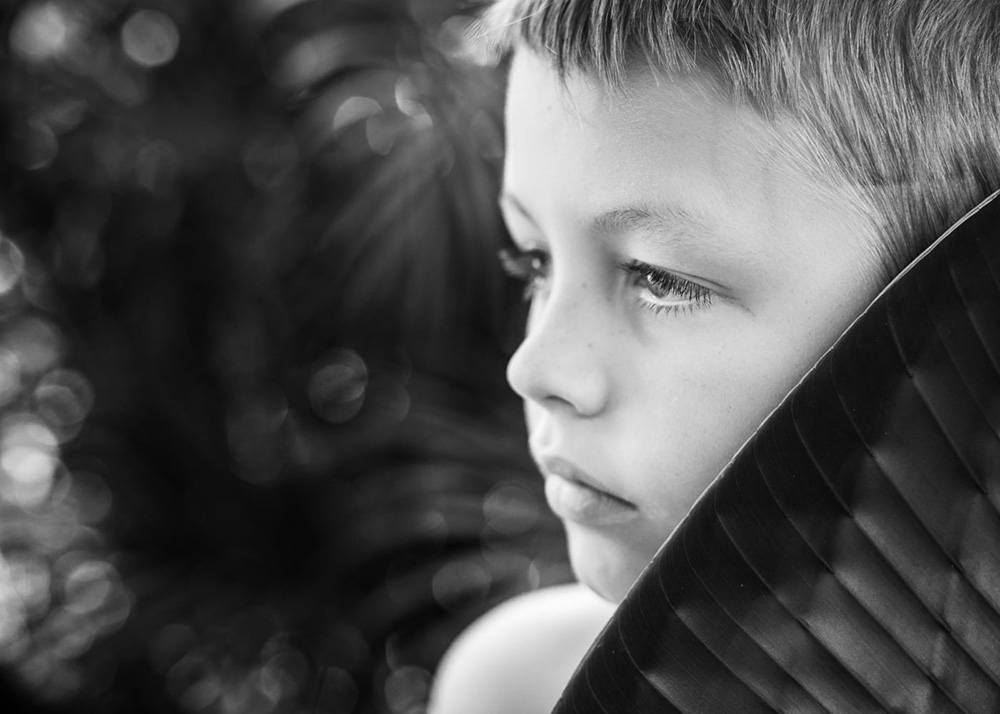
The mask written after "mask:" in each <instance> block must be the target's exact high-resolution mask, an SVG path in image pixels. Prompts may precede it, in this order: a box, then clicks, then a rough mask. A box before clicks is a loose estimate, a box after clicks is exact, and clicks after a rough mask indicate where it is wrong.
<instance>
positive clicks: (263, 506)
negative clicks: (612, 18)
mask: <svg viewBox="0 0 1000 714" xmlns="http://www.w3.org/2000/svg"><path fill="white" fill-rule="evenodd" d="M479 4H480V3H476V2H462V1H461V0H409V1H405V0H328V1H325V2H324V1H321V0H226V1H219V2H205V1H204V0H143V1H142V2H138V1H135V2H133V1H132V0H8V1H7V2H4V3H2V4H0V13H2V30H3V32H2V35H0V37H2V45H0V52H2V61H0V92H2V94H0V102H2V103H3V111H2V112H0V122H2V134H0V137H2V142H3V152H2V155H0V163H2V172H0V231H2V236H0V697H2V698H3V711H4V712H15V711H43V710H51V711H59V712H62V711H72V712H90V711H93V712H118V711H123V712H124V711H128V712H171V713H172V712H185V713H186V712H234V713H236V712H239V713H240V714H244V713H249V714H253V713H256V712H260V713H262V714H263V713H266V712H314V711H315V712H328V713H337V712H345V713H346V712H387V713H389V712H391V713H392V714H416V713H417V712H421V711H423V709H424V705H425V701H426V695H427V690H428V687H429V685H430V680H431V677H432V672H433V669H434V666H435V665H436V663H437V661H438V659H439V657H440V655H441V653H442V652H443V650H444V648H445V647H447V645H448V643H449V642H450V641H451V639H452V638H453V637H454V635H455V634H456V633H457V632H458V631H459V630H460V629H461V628H462V627H463V626H464V625H465V624H467V623H468V622H469V621H471V619H473V618H474V617H476V616H477V615H478V614H479V613H481V612H482V611H483V610H484V609H485V608H487V607H489V606H490V605H491V604H494V603H496V602H497V601H499V600H501V599H503V598H506V597H509V596H511V595H512V594H514V593H517V592H520V591H523V590H526V589H529V588H532V587H538V586H539V585H542V584H546V583H553V582H561V581H564V580H566V579H567V578H568V570H567V567H566V565H565V554H564V552H563V546H562V537H561V533H560V531H559V528H558V525H557V524H556V523H555V522H554V521H553V519H552V518H551V517H550V516H549V515H548V514H547V511H546V509H545V508H544V505H543V503H542V499H541V497H540V482H539V479H537V477H535V476H534V475H533V474H534V472H533V468H532V467H531V464H530V460H529V458H528V456H527V454H526V450H525V446H524V433H523V427H522V426H521V414H520V406H519V404H518V403H517V400H516V399H515V398H514V397H513V395H511V394H510V393H509V391H508V390H507V388H506V386H505V384H504V380H503V368H504V363H505V361H506V356H507V354H508V352H509V350H510V348H511V346H512V345H513V344H514V342H515V341H516V339H517V338H518V332H519V330H520V320H521V317H522V316H521V315H520V313H521V310H520V306H519V295H518V293H519V289H518V287H517V286H516V285H511V284H510V283H509V282H507V281H506V280H505V279H504V278H502V277H501V275H500V272H499V271H498V270H497V269H496V258H495V256H496V252H497V249H498V248H499V247H500V246H501V245H502V243H503V241H504V240H505V239H506V237H505V234H504V232H503V229H502V227H501V224H500V221H499V218H498V216H497V209H496V200H495V199H496V195H497V191H498V181H499V173H500V159H501V155H502V131H501V114H502V80H501V79H500V77H499V75H498V73H497V71H496V69H494V68H492V67H490V66H489V65H488V64H484V63H483V62H482V61H481V60H480V58H479V57H478V55H477V52H476V50H475V46H474V43H470V41H469V37H470V34H471V33H470V27H471V23H472V17H474V15H475V13H476V11H477V10H478V7H477V5H479Z"/></svg>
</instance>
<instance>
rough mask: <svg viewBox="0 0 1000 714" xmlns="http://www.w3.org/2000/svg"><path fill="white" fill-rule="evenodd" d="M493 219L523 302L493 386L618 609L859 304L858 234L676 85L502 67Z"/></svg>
mask: <svg viewBox="0 0 1000 714" xmlns="http://www.w3.org/2000/svg"><path fill="white" fill-rule="evenodd" d="M509 81H510V84H509V96H508V113H507V159H506V165H505V176H504V179H505V180H504V196H503V198H502V205H503V208H504V213H505V216H506V220H507V223H508V226H509V228H510V231H511V233H512V235H513V238H514V240H515V242H516V243H517V244H518V246H519V248H520V249H522V250H523V251H527V252H528V254H527V255H522V256H521V257H519V258H516V259H515V260H514V261H513V263H514V268H515V270H521V271H523V272H527V273H530V275H531V276H532V278H531V287H532V290H533V295H534V297H533V301H532V306H531V312H530V317H529V319H528V326H527V335H526V337H525V339H524V342H523V344H522V345H521V347H520V348H519V349H518V351H517V353H516V354H515V355H514V357H513V358H512V359H511V361H510V366H509V368H508V379H509V380H510V383H511V385H512V386H513V388H514V389H515V390H516V391H517V392H518V394H520V395H521V396H522V397H523V398H524V400H525V404H526V413H527V420H528V426H529V430H530V434H531V440H530V441H531V450H532V453H533V454H534V456H535V459H536V460H537V461H538V462H539V465H540V467H541V469H542V471H543V473H544V474H545V478H546V495H547V497H548V499H549V502H550V504H551V505H552V507H553V509H554V510H555V511H556V513H557V514H558V515H559V516H560V517H562V519H563V520H564V522H565V525H566V531H567V535H568V538H569V547H570V556H571V559H572V563H573V567H574V570H575V571H576V573H577V575H578V577H579V578H580V580H581V581H583V582H584V583H585V584H587V585H589V586H590V587H592V588H593V589H594V590H595V591H597V592H598V593H599V594H601V595H603V596H605V597H607V598H609V599H612V600H618V599H620V598H621V597H622V596H623V595H624V594H625V591H626V590H627V589H628V587H629V586H630V585H631V584H632V582H633V581H634V580H635V579H636V577H637V576H638V575H639V573H640V571H641V570H642V569H643V568H644V567H645V566H646V564H647V563H648V562H649V561H650V560H651V559H652V557H653V555H654V553H655V552H656V550H657V549H658V547H659V546H660V544H661V543H662V542H663V541H664V540H665V539H666V537H667V536H668V535H669V534H670V532H671V530H672V529H673V528H674V527H675V526H676V525H677V524H678V522H679V521H680V520H681V519H682V518H683V517H684V515H685V514H686V513H687V512H688V510H689V509H690V507H691V505H692V504H693V503H694V501H695V499H697V498H698V496H699V495H700V494H701V493H702V491H703V490H704V489H705V487H706V486H707V485H708V484H709V482H710V481H711V480H712V479H713V478H714V477H715V476H716V475H717V474H718V473H719V472H720V471H721V470H722V469H723V467H724V466H725V465H726V464H727V463H728V462H729V460H730V459H731V458H732V456H733V455H734V454H735V453H736V451H737V449H738V448H739V447H740V446H741V445H742V444H743V442H744V441H745V440H746V439H747V438H748V437H749V436H750V435H751V434H752V433H753V431H754V429H755V428H756V427H757V426H758V425H759V424H760V423H761V422H762V421H763V420H764V418H765V417H766V416H767V415H768V413H769V412H770V411H771V410H772V409H774V407H775V406H777V405H778V403H779V402H780V401H781V399H782V397H784V396H785V394H786V393H787V392H788V391H789V390H790V389H791V388H792V387H793V386H794V385H795V384H796V382H797V381H798V380H799V379H800V378H801V377H802V376H803V374H804V373H805V372H806V371H807V370H808V368H809V367H811V366H812V365H813V364H814V363H815V361H816V360H817V359H818V358H819V357H820V356H821V355H822V353H823V352H824V351H825V350H826V349H827V348H828V347H829V346H830V345H831V344H832V343H833V342H834V340H835V339H836V338H837V336H838V335H839V334H840V333H841V332H842V331H843V330H844V329H845V328H846V327H847V325H848V324H849V323H850V322H851V320H852V319H853V318H854V317H856V316H857V315H858V314H859V313H860V312H861V310H862V309H863V308H864V307H865V305H866V304H867V303H868V302H869V301H870V299H871V298H872V297H873V296H874V294H875V292H876V291H877V288H878V287H879V286H878V285H877V280H876V279H874V278H873V276H876V275H878V272H879V261H878V258H877V253H876V251H875V250H874V248H873V246H876V245H877V241H876V239H875V237H874V230H873V228H872V226H871V224H870V223H869V222H868V221H866V220H865V218H864V217H863V216H862V215H861V214H860V213H859V212H858V211H857V210H854V209H852V208H848V207H847V203H846V202H838V201H837V200H835V198H833V195H834V194H835V191H831V190H830V189H829V188H827V189H825V190H824V188H823V187H821V186H820V184H819V183H818V182H817V181H816V180H815V179H813V178H810V176H809V175H808V172H807V171H805V170H803V169H797V168H796V167H794V166H791V165H789V164H788V162H787V161H785V160H783V159H780V158H778V157H779V156H780V155H781V152H778V151H774V150H772V149H775V148H776V144H775V141H780V140H781V136H782V134H781V132H780V131H777V130H772V131H770V132H769V131H768V130H767V126H766V125H765V124H764V122H763V120H761V119H760V118H759V117H757V116H756V115H754V114H753V113H752V112H750V111H749V110H746V109H741V108H737V107H735V106H733V105H731V104H729V103H728V102H725V101H723V100H720V99H718V98H715V97H713V96H711V94H710V93H709V92H707V91H700V89H701V88H700V87H699V85H697V84H696V83H693V82H691V81H688V82H685V83H680V82H672V81H669V80H666V79H663V78H660V79H659V80H656V79H654V78H652V77H648V78H646V77H640V78H636V79H635V80H634V81H633V82H631V84H630V86H629V87H628V94H627V96H626V97H616V96H613V95H611V94H609V93H608V92H607V91H606V90H605V89H604V88H603V86H602V85H601V84H600V83H599V82H597V81H596V80H592V79H590V78H588V77H585V76H582V75H579V74H575V75H571V76H570V78H569V79H568V80H567V82H566V83H565V84H562V83H560V80H559V77H558V75H557V74H556V72H555V71H554V69H553V67H552V66H550V64H549V63H548V62H547V61H546V60H543V59H542V58H540V57H539V56H537V55H535V54H533V53H531V52H529V51H526V50H520V51H518V52H517V54H516V56H515V58H514V62H513V66H512V68H511V75H510V80H509Z"/></svg>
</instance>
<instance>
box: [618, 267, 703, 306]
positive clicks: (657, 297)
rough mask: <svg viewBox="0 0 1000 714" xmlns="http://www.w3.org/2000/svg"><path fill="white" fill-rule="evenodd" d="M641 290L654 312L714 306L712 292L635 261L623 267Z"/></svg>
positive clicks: (641, 295)
mask: <svg viewBox="0 0 1000 714" xmlns="http://www.w3.org/2000/svg"><path fill="white" fill-rule="evenodd" d="M622 269H623V270H624V271H625V272H626V273H627V274H628V275H629V276H631V279H632V285H634V286H635V287H636V288H638V289H639V291H640V293H639V300H640V301H641V302H642V304H643V306H644V307H647V308H648V309H650V310H652V311H653V312H654V313H660V312H664V311H667V312H671V313H677V312H680V311H688V312H690V311H692V310H695V309H698V308H701V307H707V306H708V305H711V303H712V295H713V293H712V291H711V290H709V289H708V288H706V287H705V286H704V285H699V284H698V283H696V282H693V281H691V280H687V279H685V278H682V277H680V276H679V275H675V274H674V273H670V272H668V271H666V270H663V269H662V268H657V267H654V266H652V265H649V264H648V263H643V262H642V261H639V260H634V261H632V262H631V263H627V264H625V265H623V266H622Z"/></svg>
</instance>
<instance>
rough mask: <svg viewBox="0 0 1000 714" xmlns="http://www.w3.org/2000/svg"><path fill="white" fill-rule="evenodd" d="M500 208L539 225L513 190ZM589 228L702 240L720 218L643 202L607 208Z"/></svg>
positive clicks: (596, 231)
mask: <svg viewBox="0 0 1000 714" xmlns="http://www.w3.org/2000/svg"><path fill="white" fill-rule="evenodd" d="M499 203H500V208H501V210H503V209H505V208H508V207H509V208H511V209H513V210H514V211H516V212H517V213H519V214H521V215H522V216H523V217H524V218H525V219H527V220H528V221H530V222H531V223H532V224H533V225H535V226H537V225H538V222H537V221H536V220H535V219H534V217H533V216H532V215H531V212H530V211H529V210H528V209H527V208H526V207H525V206H524V204H523V203H522V202H521V201H520V200H519V199H518V198H517V197H516V196H515V195H513V194H512V193H508V192H504V193H503V194H501V196H500V201H499ZM588 229H589V230H590V231H591V232H592V233H594V234H598V235H602V234H603V235H614V234H617V233H624V232H629V231H653V232H655V233H657V234H659V235H663V236H669V237H670V238H671V239H673V241H674V242H679V243H693V242H695V240H696V239H697V241H698V242H699V243H700V242H702V241H703V240H704V238H705V237H706V236H709V235H718V234H719V232H720V231H719V228H718V226H717V223H716V221H714V220H712V219H711V218H709V217H708V216H707V215H704V214H701V213H697V212H695V211H692V210H690V209H689V208H687V207H685V206H679V205H676V204H658V205H656V206H652V205H649V204H645V203H640V204H636V205H631V206H622V207H620V208H613V209H610V210H607V211H604V212H602V213H600V214H598V215H597V216H595V217H594V218H593V219H591V220H590V223H589V226H588Z"/></svg>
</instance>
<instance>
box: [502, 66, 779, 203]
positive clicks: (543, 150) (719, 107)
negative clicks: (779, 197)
mask: <svg viewBox="0 0 1000 714" xmlns="http://www.w3.org/2000/svg"><path fill="white" fill-rule="evenodd" d="M778 146H780V143H779V142H778V141H776V140H775V138H774V130H773V128H772V127H769V126H768V125H767V124H765V123H764V122H763V121H762V120H761V119H760V118H759V117H757V116H756V115H755V114H754V113H753V112H751V111H750V110H748V109H744V108H740V107H737V106H735V105H733V104H731V103H728V102H726V101H725V100H723V99H721V98H720V97H718V96H717V95H715V94H714V93H713V92H712V90H711V88H710V85H709V83H707V82H699V81H698V79H697V78H694V77H690V78H685V79H668V78H664V77H657V76H655V75H653V74H644V75H638V76H635V77H633V78H631V79H630V81H629V82H628V83H627V84H626V85H625V86H624V87H622V88H621V89H620V90H618V89H612V88H609V87H607V86H606V85H605V84H603V83H602V82H600V81H598V80H596V79H594V78H592V77H590V76H589V75H585V74H580V73H575V74H574V73H571V74H569V75H568V76H566V77H560V76H559V74H558V72H556V70H555V69H554V67H553V66H552V65H551V63H550V62H548V61H547V60H546V59H545V58H543V57H541V56H539V55H537V54H535V53H534V52H532V51H529V50H519V51H518V52H517V53H516V54H515V57H514V60H513V63H512V67H511V73H510V80H509V90H508V97H507V155H506V162H505V172H504V182H505V188H506V189H507V191H508V192H510V193H513V194H515V195H517V196H519V197H523V198H524V201H523V202H524V203H526V204H527V203H530V202H531V201H530V199H531V198H532V197H534V196H537V197H539V198H541V197H545V198H546V199H559V198H566V199H573V201H572V202H573V203H577V204H580V205H587V206H592V207H595V209H596V208H598V207H607V208H611V207H613V206H612V205H611V204H617V203H621V202H622V201H624V200H625V199H626V198H628V199H630V200H631V201H632V202H638V203H652V202H654V201H655V200H656V199H658V198H662V197H663V196H664V195H669V196H671V197H672V198H673V199H676V200H679V199H682V198H687V199H689V200H690V202H691V203H692V204H700V205H701V206H702V208H703V209H705V210H706V211H707V210H708V209H709V208H711V209H713V210H714V212H716V213H725V211H726V210H728V209H731V208H735V206H734V205H733V203H734V199H736V198H739V197H740V196H745V195H746V194H747V192H748V190H750V188H751V187H756V188H757V189H760V190H765V191H766V190H768V189H767V187H768V186H769V185H771V184H773V183H774V182H775V181H776V180H778V179H779V178H780V177H781V175H783V174H786V173H789V169H790V168H791V167H789V166H787V165H786V164H785V163H784V162H782V161H781V160H780V156H779V152H778V151H777V150H776V148H777V147H778ZM792 173H794V172H792ZM796 178H797V179H798V178H799V176H796ZM692 181H696V182H697V194H698V195H696V196H694V195H692V196H689V195H688V194H690V193H692V191H691V190H690V189H691V188H692V185H691V182H692ZM691 207H692V208H694V207H695V206H694V205H692V206H691ZM696 212H697V213H702V212H705V211H696Z"/></svg>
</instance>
